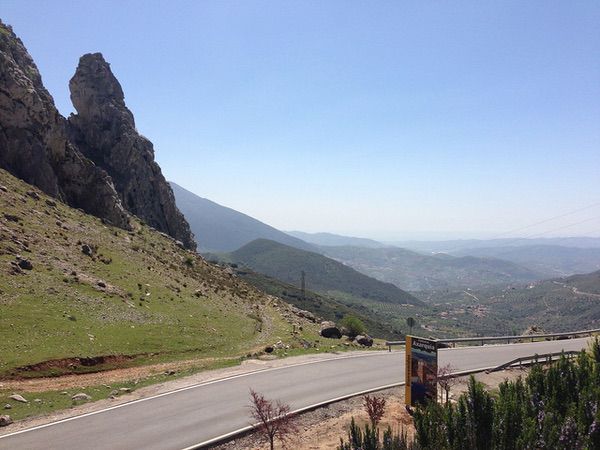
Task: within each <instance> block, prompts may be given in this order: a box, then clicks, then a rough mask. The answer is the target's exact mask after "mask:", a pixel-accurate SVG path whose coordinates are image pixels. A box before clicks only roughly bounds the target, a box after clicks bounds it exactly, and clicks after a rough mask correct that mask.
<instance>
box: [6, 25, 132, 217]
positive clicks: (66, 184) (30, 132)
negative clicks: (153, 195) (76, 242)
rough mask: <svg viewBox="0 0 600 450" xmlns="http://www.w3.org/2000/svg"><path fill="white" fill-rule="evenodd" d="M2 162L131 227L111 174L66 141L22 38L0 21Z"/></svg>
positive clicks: (65, 198)
mask: <svg viewBox="0 0 600 450" xmlns="http://www.w3.org/2000/svg"><path fill="white" fill-rule="evenodd" d="M0 167H3V168H4V169H6V170H8V171H10V172H11V173H13V174H14V175H16V176H18V177H19V178H21V179H23V180H25V181H26V182H28V183H30V184H33V185H35V186H37V187H39V188H40V189H41V190H43V191H44V192H46V193H47V194H49V195H52V196H54V197H56V198H58V199H60V200H62V201H64V202H65V203H68V204H69V205H71V206H73V207H76V208H81V209H83V210H84V211H86V212H88V213H90V214H94V215H96V216H98V217H101V218H103V219H105V220H107V221H108V222H110V223H112V224H114V225H116V226H119V227H122V228H129V215H128V213H127V212H126V211H125V209H124V208H123V206H122V203H121V201H120V198H119V196H118V194H117V192H116V190H115V187H114V186H113V183H112V181H111V178H110V176H109V175H108V174H107V173H106V172H105V171H104V170H102V169H101V168H99V167H97V166H96V165H95V164H94V163H93V162H92V161H90V160H89V159H87V158H85V157H84V156H83V155H82V154H81V153H80V152H79V151H78V149H77V148H76V147H75V146H74V145H73V144H72V143H71V142H70V141H69V139H68V136H67V130H66V120H65V119H64V117H62V116H61V115H60V114H59V112H58V111H57V109H56V107H55V105H54V100H53V99H52V96H51V95H50V94H49V93H48V91H47V90H46V89H45V88H44V85H43V84H42V78H41V76H40V74H39V72H38V69H37V67H36V65H35V63H34V62H33V60H32V58H31V56H30V55H29V53H28V52H27V50H26V49H25V47H24V45H23V43H22V42H21V40H20V39H19V38H17V36H16V35H15V34H14V32H13V30H12V28H11V27H9V26H7V25H4V24H3V23H2V22H0Z"/></svg>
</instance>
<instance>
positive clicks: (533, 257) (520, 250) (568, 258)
mask: <svg viewBox="0 0 600 450" xmlns="http://www.w3.org/2000/svg"><path fill="white" fill-rule="evenodd" d="M454 254H455V255H470V256H477V257H484V258H500V259H504V260H506V261H512V262H514V263H517V264H520V265H522V266H524V267H528V268H530V269H532V270H535V271H537V272H540V273H543V274H545V275H546V276H547V278H550V277H556V276H568V275H573V274H576V273H588V272H592V271H595V270H600V248H578V247H563V246H559V245H530V246H527V247H523V246H521V247H482V248H465V249H462V250H458V251H457V252H455V253H454Z"/></svg>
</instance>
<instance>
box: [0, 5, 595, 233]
mask: <svg viewBox="0 0 600 450" xmlns="http://www.w3.org/2000/svg"><path fill="white" fill-rule="evenodd" d="M0 17H1V18H2V20H3V21H5V22H6V23H8V24H10V25H12V26H13V27H14V30H15V32H16V33H17V34H18V35H19V36H20V37H21V38H22V40H23V42H24V43H25V45H26V46H27V48H28V49H29V52H30V53H31V55H32V56H33V58H34V59H35V61H36V62H37V64H38V67H39V69H40V71H41V73H42V77H43V80H44V83H45V85H46V87H47V88H48V89H49V91H50V93H51V94H52V95H53V96H54V98H55V101H56V103H57V105H58V108H59V109H60V110H61V112H62V113H63V114H65V115H68V114H69V113H70V112H71V111H72V106H71V103H70V100H69V92H68V80H69V78H70V77H71V76H72V75H73V73H74V70H75V67H76V65H77V61H78V58H79V56H81V55H82V54H84V53H87V52H97V51H100V52H102V53H103V54H104V56H105V58H106V59H107V60H108V61H109V62H110V63H111V67H112V69H113V71H114V73H115V75H116V76H117V78H118V79H119V80H120V82H121V84H122V86H123V90H124V92H125V97H126V98H125V100H126V102H127V105H128V106H129V108H130V109H131V110H132V111H133V113H134V115H135V118H136V122H137V127H138V130H139V131H140V132H141V133H142V134H144V135H145V136H147V137H148V138H149V139H150V140H152V141H153V142H154V145H155V150H156V158H157V160H158V162H159V164H160V165H161V167H162V169H163V172H164V174H165V176H166V177H167V178H168V179H170V180H173V181H176V182H177V183H178V184H180V185H182V186H184V187H186V188H188V189H190V190H191V191H193V192H195V193H197V194H198V195H200V196H203V197H207V198H209V199H211V200H213V201H216V202H219V203H221V204H223V205H226V206H229V207H232V208H234V209H237V210H239V211H242V212H245V213H247V214H250V215H252V216H254V217H256V218H258V219H260V220H263V221H265V222H267V223H269V224H271V225H274V226H276V227H278V228H281V229H299V230H304V231H330V232H339V233H347V234H353V235H363V236H368V237H375V238H380V239H394V238H398V239H400V238H405V237H418V238H426V237H453V238H454V237H484V236H485V237H488V236H495V235H499V234H501V233H504V232H507V231H510V230H513V229H517V228H521V227H524V226H527V225H530V224H533V223H536V222H540V221H542V220H544V219H547V218H552V217H555V216H559V215H563V214H565V213H569V212H571V211H574V210H577V209H582V208H585V209H583V210H582V211H578V212H576V213H573V214H569V215H567V216H565V217H562V218H558V219H555V220H551V221H548V222H545V223H543V224H540V225H538V226H535V227H531V228H527V229H525V230H520V231H518V232H515V233H513V234H508V236H511V235H515V234H517V235H543V236H553V235H578V234H579V235H583V234H585V235H594V236H600V57H599V56H600V27H599V26H598V24H599V23H600V2H598V1H594V0H590V1H549V0H544V1H537V2H536V1H522V0H518V1H514V2H511V1H505V0H503V1H496V2H488V1H481V0H477V1H472V2H461V1H443V2H434V1H430V2H423V1H420V0H419V1H414V2H405V1H378V2H373V1H366V0H365V1H360V2H359V1H348V0H344V1H323V0H315V1H312V2H311V1H275V0H273V1H251V0H240V1H237V2H234V1H188V2H183V1H164V2H158V1H114V2H109V1H94V2H81V1H71V2H64V1H24V0H2V4H1V6H0ZM590 205H593V206H590ZM577 222H582V223H580V224H579V225H577V226H570V225H572V224H574V223H577Z"/></svg>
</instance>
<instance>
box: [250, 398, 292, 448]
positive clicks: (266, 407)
mask: <svg viewBox="0 0 600 450" xmlns="http://www.w3.org/2000/svg"><path fill="white" fill-rule="evenodd" d="M250 400H251V403H250V416H251V417H252V419H254V420H255V421H256V423H255V424H254V427H255V428H256V430H258V432H259V433H260V434H261V435H262V436H263V438H264V439H265V440H266V441H267V442H268V443H269V445H270V448H271V450H273V449H274V448H275V439H277V440H279V442H281V445H282V447H284V448H285V447H286V445H287V444H288V443H289V441H290V440H291V439H292V437H293V436H294V435H295V434H296V433H297V432H298V428H297V427H296V424H295V421H294V416H293V414H291V413H290V407H289V405H286V404H284V403H282V402H280V401H279V400H277V401H276V402H273V401H272V400H267V399H266V398H265V396H264V395H262V394H259V393H258V392H256V391H254V390H252V389H250Z"/></svg>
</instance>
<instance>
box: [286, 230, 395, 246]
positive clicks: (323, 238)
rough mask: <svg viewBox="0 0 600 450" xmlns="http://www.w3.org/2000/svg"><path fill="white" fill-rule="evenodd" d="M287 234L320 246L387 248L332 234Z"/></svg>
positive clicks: (366, 240) (362, 239)
mask: <svg viewBox="0 0 600 450" xmlns="http://www.w3.org/2000/svg"><path fill="white" fill-rule="evenodd" d="M286 233H287V234H289V235H291V236H294V237H296V238H298V239H302V240H303V241H305V242H308V243H310V244H314V245H320V246H323V245H324V246H340V245H351V246H354V247H365V248H383V247H389V246H388V245H386V244H383V243H381V242H378V241H374V240H373V239H365V238H360V237H350V236H342V235H339V234H332V233H304V232H303V231H286Z"/></svg>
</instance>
